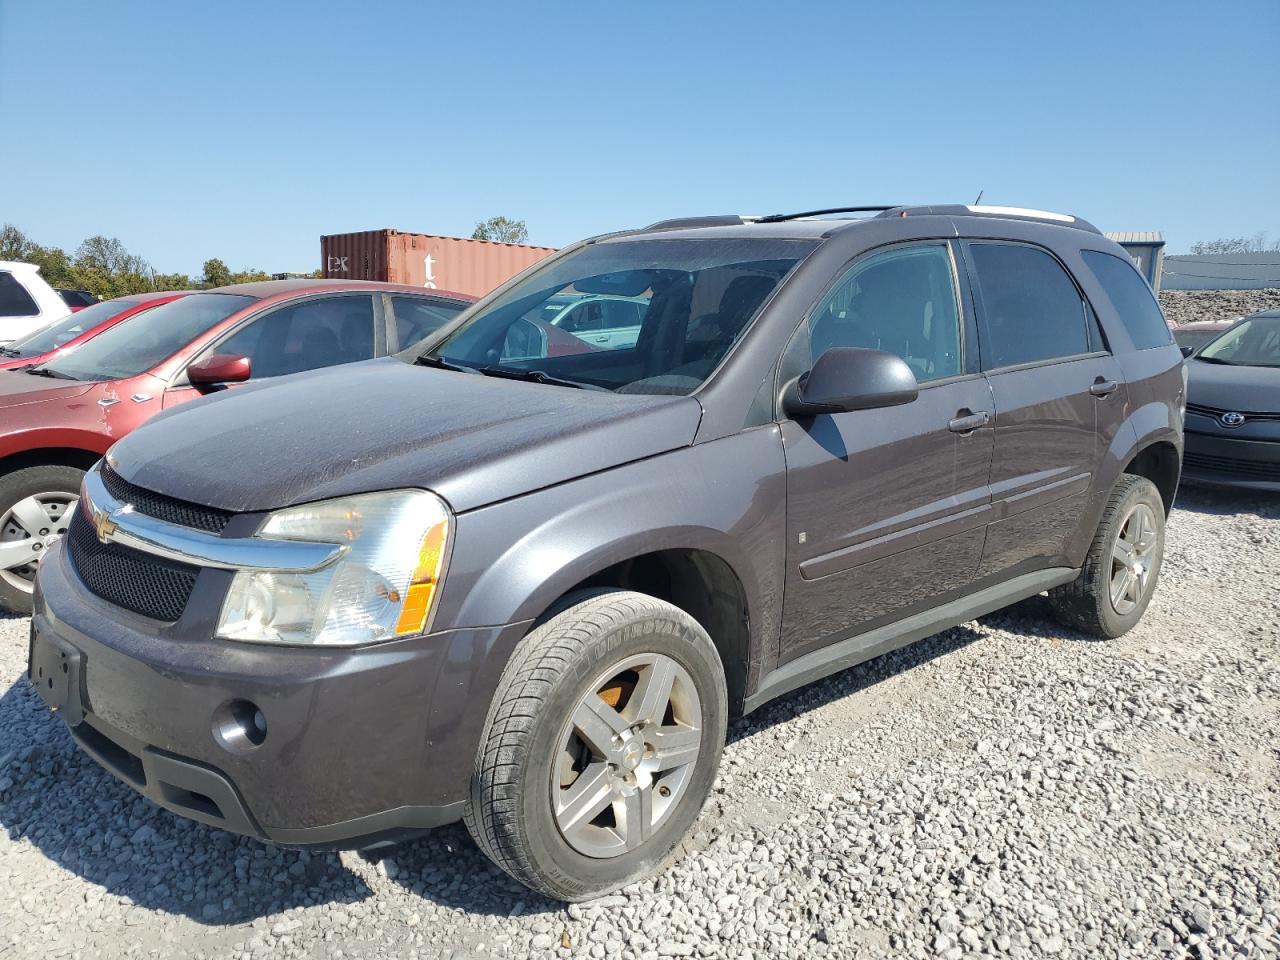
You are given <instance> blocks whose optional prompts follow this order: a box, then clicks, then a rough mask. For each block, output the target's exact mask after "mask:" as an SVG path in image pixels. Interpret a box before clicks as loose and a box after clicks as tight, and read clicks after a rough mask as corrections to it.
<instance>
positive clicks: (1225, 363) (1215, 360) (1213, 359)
mask: <svg viewBox="0 0 1280 960" xmlns="http://www.w3.org/2000/svg"><path fill="white" fill-rule="evenodd" d="M1196 359H1197V360H1203V361H1204V362H1205V363H1220V364H1222V365H1223V366H1224V367H1238V366H1240V364H1238V363H1236V362H1235V361H1234V360H1223V359H1222V358H1221V357H1196Z"/></svg>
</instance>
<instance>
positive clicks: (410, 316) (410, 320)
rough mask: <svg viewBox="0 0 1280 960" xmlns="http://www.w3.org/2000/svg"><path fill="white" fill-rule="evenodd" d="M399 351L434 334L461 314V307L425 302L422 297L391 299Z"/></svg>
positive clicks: (430, 301)
mask: <svg viewBox="0 0 1280 960" xmlns="http://www.w3.org/2000/svg"><path fill="white" fill-rule="evenodd" d="M391 308H392V310H394V311H395V317H396V333H397V334H398V336H399V349H401V350H403V349H404V348H405V347H409V346H412V345H413V344H415V343H417V342H418V341H419V340H421V339H422V338H423V337H425V336H426V335H427V334H429V333H435V332H436V331H437V330H439V329H440V328H441V327H443V326H444V325H445V324H446V323H448V322H449V321H450V320H452V319H453V318H454V317H456V316H457V315H458V314H459V313H461V312H462V306H461V305H458V306H455V305H453V304H450V303H441V302H440V301H438V300H427V299H425V298H423V297H392V298H391Z"/></svg>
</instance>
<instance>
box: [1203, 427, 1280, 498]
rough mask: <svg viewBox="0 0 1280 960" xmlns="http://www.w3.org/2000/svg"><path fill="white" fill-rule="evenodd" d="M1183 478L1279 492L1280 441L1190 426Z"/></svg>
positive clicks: (1217, 484) (1212, 484) (1236, 487)
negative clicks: (1227, 435)
mask: <svg viewBox="0 0 1280 960" xmlns="http://www.w3.org/2000/svg"><path fill="white" fill-rule="evenodd" d="M1184 436H1185V440H1186V448H1185V450H1184V452H1183V459H1182V479H1183V481H1185V482H1187V483H1195V484H1203V485H1206V486H1215V487H1231V488H1234V489H1241V490H1260V491H1268V492H1272V493H1280V442H1277V441H1273V440H1249V439H1244V438H1236V437H1224V436H1221V435H1213V434H1207V433H1197V432H1194V431H1192V430H1187V431H1186V433H1185V434H1184Z"/></svg>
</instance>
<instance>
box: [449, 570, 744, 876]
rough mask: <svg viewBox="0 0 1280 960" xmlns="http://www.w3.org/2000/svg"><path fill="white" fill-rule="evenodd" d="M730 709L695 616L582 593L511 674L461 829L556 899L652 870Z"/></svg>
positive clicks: (707, 769)
mask: <svg viewBox="0 0 1280 960" xmlns="http://www.w3.org/2000/svg"><path fill="white" fill-rule="evenodd" d="M668 676H670V677H671V679H670V681H669V686H668V685H667V683H668V681H667V680H666V678H667V677H668ZM663 690H666V691H667V692H666V693H663V692H662V691H663ZM615 707H616V709H614V708H615ZM602 708H603V709H602ZM608 715H612V716H611V717H609V719H608V720H606V721H605V722H604V723H605V725H604V726H600V720H599V718H600V717H601V716H608ZM646 717H647V718H649V723H648V725H647V726H646V725H643V719H644V718H646ZM653 717H658V718H659V719H657V720H653V719H652V718H653ZM637 718H639V719H637ZM727 718H728V696H727V692H726V688H725V676H724V668H723V666H722V664H721V662H720V656H719V654H718V653H717V652H716V648H715V645H714V644H713V643H712V642H711V638H710V637H708V636H707V633H706V631H705V630H703V629H702V627H701V626H699V625H698V623H697V622H696V621H695V620H694V619H693V618H692V617H690V616H689V615H688V614H686V613H685V612H684V611H683V610H680V609H679V608H678V607H674V606H672V605H671V604H669V603H665V602H663V601H661V600H658V599H656V598H654V597H650V596H646V595H645V594H640V593H631V592H626V591H618V590H615V591H610V592H607V593H602V594H596V595H593V596H587V597H586V598H585V599H581V600H579V601H578V602H576V603H574V604H573V605H572V606H569V607H568V608H567V609H564V610H562V611H561V612H559V613H558V614H556V615H555V616H553V617H551V618H550V619H548V620H547V621H546V622H544V623H542V624H541V625H539V626H537V627H535V628H534V630H533V631H532V632H531V633H530V634H529V635H528V636H527V637H526V638H525V639H524V640H523V641H522V642H521V644H520V645H519V646H518V647H517V648H516V652H515V653H514V654H513V655H512V658H511V661H510V662H509V663H508V664H507V667H506V669H505V670H504V671H503V674H502V678H501V680H500V681H499V683H498V687H497V690H496V691H495V693H494V697H493V702H492V704H491V705H490V707H489V714H488V718H487V719H486V721H485V727H484V732H483V734H482V736H481V741H480V748H479V750H478V752H477V754H476V761H475V772H474V776H473V778H472V786H471V797H470V801H469V802H468V804H467V809H466V814H465V817H464V819H465V821H466V824H467V829H468V830H469V831H470V832H471V835H472V837H474V838H475V841H476V843H477V844H478V845H479V847H480V849H481V850H483V851H484V852H485V854H486V855H487V856H488V857H489V858H490V859H492V860H493V861H494V862H495V863H496V864H497V865H498V866H500V867H501V868H502V869H503V870H505V871H506V872H507V873H509V874H510V875H511V876H512V877H514V878H515V879H516V880H519V881H520V882H521V883H523V884H525V885H526V886H528V887H531V888H532V889H534V890H537V891H538V892H540V893H543V894H546V895H547V896H549V897H553V898H555V899H557V900H567V901H579V900H588V899H591V898H593V897H597V896H600V895H602V894H604V893H607V892H609V891H610V890H614V889H617V888H618V887H621V886H624V885H626V884H628V883H630V882H632V881H634V880H637V879H639V878H641V877H644V876H646V875H649V874H652V873H654V872H657V871H658V870H660V869H661V868H662V867H664V866H665V865H666V864H667V863H669V862H670V861H671V860H673V859H675V858H676V856H678V855H679V853H680V852H681V850H682V847H683V845H684V842H685V840H686V838H687V836H688V834H689V832H690V829H691V828H692V826H693V824H694V822H695V821H696V820H697V818H698V815H699V814H700V813H701V811H702V807H703V804H704V803H705V802H706V799H707V796H708V794H709V793H710V791H711V786H712V783H713V782H714V780H715V776H716V771H717V768H718V767H719V764H720V755H721V753H722V752H723V750H724V738H725V725H726V723H727ZM584 720H585V721H586V722H583V721H584ZM632 720H636V723H637V724H639V725H630V724H631V721H632ZM694 724H697V727H696V730H695V729H694ZM620 727H625V729H624V730H623V732H622V733H621V734H619V733H617V731H618V730H619V728H620ZM583 730H588V731H589V733H583V732H582V731H583ZM601 743H604V744H605V747H606V748H607V749H598V747H599V746H600V744H601ZM690 757H692V759H689V758H690ZM681 763H682V765H677V764H681ZM664 765H665V766H664ZM575 791H576V793H575ZM575 797H577V798H578V799H579V800H581V801H582V802H578V800H575V799H574V798H575ZM592 798H595V799H594V801H592ZM601 798H603V799H601ZM646 798H647V799H646ZM562 808H563V809H562ZM592 811H597V812H595V813H594V815H593V813H592Z"/></svg>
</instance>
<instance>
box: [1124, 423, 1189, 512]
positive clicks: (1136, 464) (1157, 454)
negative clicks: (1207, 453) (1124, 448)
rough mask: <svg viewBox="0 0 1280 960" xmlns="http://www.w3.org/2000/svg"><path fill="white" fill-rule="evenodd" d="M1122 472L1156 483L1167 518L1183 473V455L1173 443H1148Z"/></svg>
mask: <svg viewBox="0 0 1280 960" xmlns="http://www.w3.org/2000/svg"><path fill="white" fill-rule="evenodd" d="M1122 472H1124V473H1130V474H1133V475H1134V476H1138V477H1145V478H1146V479H1148V480H1150V481H1151V482H1152V483H1154V484H1155V485H1156V489H1157V490H1159V491H1160V499H1161V500H1162V501H1163V502H1164V512H1165V516H1168V515H1169V511H1170V510H1172V509H1173V498H1174V497H1175V496H1176V495H1177V492H1178V477H1179V475H1180V474H1181V472H1182V455H1181V454H1180V453H1179V451H1178V447H1177V446H1176V445H1174V443H1173V442H1172V441H1170V440H1152V441H1151V442H1149V443H1147V444H1146V446H1144V447H1142V448H1140V449H1139V450H1137V451H1136V452H1135V453H1134V454H1133V456H1132V457H1131V458H1130V459H1129V462H1128V463H1126V464H1125V466H1124V470H1123V471H1122Z"/></svg>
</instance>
